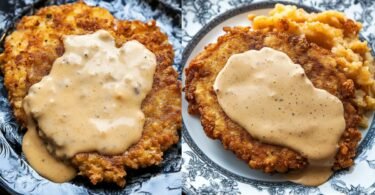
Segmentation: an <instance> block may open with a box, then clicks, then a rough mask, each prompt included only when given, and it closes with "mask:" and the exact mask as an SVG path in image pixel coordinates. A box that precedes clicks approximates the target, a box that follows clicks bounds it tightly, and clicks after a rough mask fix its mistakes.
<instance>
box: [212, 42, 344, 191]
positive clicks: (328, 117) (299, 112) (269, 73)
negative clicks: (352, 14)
mask: <svg viewBox="0 0 375 195" xmlns="http://www.w3.org/2000/svg"><path fill="white" fill-rule="evenodd" d="M214 90H215V92H216V94H217V97H218V101H219V104H220V105H221V107H222V109H223V110H224V112H225V113H226V114H227V115H228V116H229V117H230V118H231V119H232V120H233V121H235V122H237V123H238V124H239V125H241V126H242V127H244V128H245V129H246V130H247V131H248V132H249V133H250V134H251V135H252V136H253V137H255V138H257V139H259V140H260V141H262V142H265V143H270V144H276V145H281V146H286V147H289V148H291V149H294V150H296V151H298V152H299V153H301V154H302V155H303V156H305V157H307V158H308V160H309V166H308V168H307V169H306V170H304V171H302V172H299V173H292V174H290V177H288V179H289V180H291V181H294V182H297V183H302V184H305V185H319V184H321V183H324V182H325V181H326V180H327V179H328V178H329V176H330V175H331V173H332V171H331V169H330V168H331V167H332V165H333V162H334V156H335V154H336V152H337V149H338V141H339V139H340V137H341V135H342V133H343V132H344V130H345V119H344V109H343V104H342V102H341V101H340V100H339V99H338V98H337V97H335V96H334V95H331V94H330V93H328V92H327V91H325V90H322V89H318V88H315V87H314V86H313V84H312V83H311V81H310V80H309V79H308V78H307V76H306V75H305V72H304V70H303V68H302V67H301V66H300V65H299V64H294V63H293V62H292V60H291V59H290V58H289V57H288V56H287V55H286V54H285V53H283V52H280V51H277V50H274V49H271V48H263V49H261V50H260V51H256V50H250V51H247V52H244V53H241V54H235V55H232V56H231V57H230V58H229V60H228V61H227V64H226V65H225V66H224V68H223V69H222V70H221V71H220V73H219V74H218V76H217V78H216V80H215V83H214Z"/></svg>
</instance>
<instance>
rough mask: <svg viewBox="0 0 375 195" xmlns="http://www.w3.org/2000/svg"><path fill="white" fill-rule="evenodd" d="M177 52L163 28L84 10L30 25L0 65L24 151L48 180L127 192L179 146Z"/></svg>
mask: <svg viewBox="0 0 375 195" xmlns="http://www.w3.org/2000/svg"><path fill="white" fill-rule="evenodd" d="M173 55H174V54H173V48H172V46H171V44H170V43H169V42H168V37H167V36H166V35H165V34H164V33H162V32H161V31H160V29H159V28H158V27H157V26H156V23H155V21H150V22H148V23H143V22H140V21H126V20H117V19H115V18H114V17H113V16H112V15H111V14H110V13H109V12H108V11H107V10H105V9H103V8H99V7H91V6H88V5H86V4H85V3H83V2H77V3H73V4H66V5H60V6H50V7H46V8H42V9H40V10H39V11H38V12H37V13H36V14H35V15H33V16H25V17H23V18H22V20H21V21H20V22H19V23H18V25H17V27H16V29H15V31H14V32H13V33H11V34H10V35H9V36H8V37H7V38H6V41H5V50H4V52H3V53H2V54H1V56H0V62H1V68H2V71H3V74H4V84H5V87H6V89H7V90H8V95H9V100H10V103H11V105H12V108H13V112H14V115H15V117H16V119H17V120H18V121H19V122H20V124H21V125H22V126H23V127H25V128H26V130H27V131H26V134H25V136H24V138H23V143H22V149H23V152H24V154H25V157H26V160H27V161H28V162H29V164H30V165H31V166H32V167H33V168H34V169H35V170H36V171H37V172H38V173H39V174H40V175H42V176H44V177H46V178H47V179H50V180H51V181H54V182H66V181H69V180H71V179H73V178H74V177H75V176H76V175H81V176H84V177H87V178H89V179H90V181H91V183H93V184H97V183H99V182H114V183H116V184H117V185H119V186H122V187H123V186H125V176H126V170H128V169H139V168H143V167H148V166H152V165H158V164H160V163H161V161H162V159H163V152H164V151H165V150H167V149H168V148H170V147H171V146H172V145H173V144H175V143H177V142H178V140H179V136H178V130H179V129H180V127H181V114H180V110H181V105H180V104H181V97H180V83H179V81H178V79H177V77H178V74H177V72H176V71H175V70H174V68H173V67H172V64H173V57H174V56H173Z"/></svg>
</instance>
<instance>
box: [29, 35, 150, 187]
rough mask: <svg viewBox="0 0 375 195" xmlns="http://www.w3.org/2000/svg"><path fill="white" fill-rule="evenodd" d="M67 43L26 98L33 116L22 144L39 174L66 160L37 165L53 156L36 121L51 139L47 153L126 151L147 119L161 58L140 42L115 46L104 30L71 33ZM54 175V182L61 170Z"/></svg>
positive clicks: (64, 156)
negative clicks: (145, 106)
mask: <svg viewBox="0 0 375 195" xmlns="http://www.w3.org/2000/svg"><path fill="white" fill-rule="evenodd" d="M64 47H65V53H64V55H63V56H61V57H60V58H58V59H56V61H55V62H54V64H53V66H52V69H51V72H50V74H49V75H48V76H45V77H43V79H42V80H41V81H40V82H39V83H36V84H34V85H33V86H32V87H31V88H30V90H29V93H28V95H27V96H26V97H25V99H24V101H23V107H24V110H25V111H26V114H27V115H28V116H29V118H32V120H29V121H30V122H29V123H28V125H27V126H28V129H29V130H28V133H27V134H26V136H25V138H24V141H23V148H24V152H25V155H26V158H27V160H28V161H29V162H30V164H31V165H32V166H33V168H35V169H36V170H37V171H38V172H39V173H42V172H45V171H48V170H50V168H49V167H51V166H55V165H56V164H61V163H60V162H57V161H50V162H44V165H45V166H44V167H42V166H41V164H43V163H41V162H36V163H32V161H35V160H34V159H38V158H39V157H40V156H44V157H45V158H50V157H51V156H50V154H49V153H48V152H46V149H45V147H42V143H41V142H40V139H37V138H39V137H38V136H37V134H36V130H33V131H34V133H33V131H30V129H32V127H33V126H36V124H37V126H38V130H39V134H40V135H41V136H42V137H43V138H45V139H46V140H48V142H47V143H48V146H47V148H48V151H49V152H51V153H53V154H54V156H57V157H58V158H60V159H69V158H71V157H73V156H74V155H75V154H77V153H80V152H93V151H96V152H99V153H101V154H105V155H113V154H120V153H123V152H125V151H126V149H128V148H129V147H130V146H131V145H133V144H135V143H136V142H138V141H139V139H140V138H141V135H142V131H143V125H144V122H145V116H144V114H143V112H142V110H141V104H142V101H143V99H144V98H145V97H146V95H147V93H148V92H149V91H150V90H151V88H152V83H153V75H154V72H155V67H156V57H155V55H154V54H153V53H152V52H151V51H149V50H148V49H147V48H146V47H145V46H144V45H142V44H141V43H139V42H138V41H129V42H126V43H125V44H124V45H123V46H122V47H121V48H116V46H115V41H114V38H113V37H112V36H111V35H110V34H109V33H108V32H107V31H104V30H99V31H97V32H95V33H93V34H90V35H71V36H66V37H65V38H64ZM34 121H35V123H36V124H34ZM28 134H32V135H33V136H30V135H29V136H27V135H28ZM34 134H35V135H34ZM38 140H39V141H38ZM26 144H27V145H26ZM33 145H34V146H35V145H39V147H33ZM29 146H32V147H29ZM39 164H40V166H39ZM49 174H50V175H49V177H47V178H49V179H51V180H53V178H52V177H53V175H54V174H56V173H55V172H54V171H51V173H49ZM66 179H68V177H66ZM66 179H65V181H67V180H66ZM61 180H64V179H61ZM61 180H60V181H61ZM54 181H56V180H54Z"/></svg>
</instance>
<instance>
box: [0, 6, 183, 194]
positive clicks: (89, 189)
mask: <svg viewBox="0 0 375 195" xmlns="http://www.w3.org/2000/svg"><path fill="white" fill-rule="evenodd" d="M21 1H22V0H21ZM77 1H78V0H62V1H51V2H47V1H46V0H35V1H34V2H32V3H31V4H28V5H25V6H24V7H22V8H23V10H22V11H21V12H20V13H17V14H14V15H12V17H11V19H10V20H9V21H6V22H9V23H10V24H9V25H7V26H6V27H5V28H3V29H2V30H3V32H2V33H1V34H0V35H1V36H0V44H1V46H0V47H3V48H4V43H5V38H6V37H7V36H8V35H9V34H10V33H12V32H13V31H14V30H15V27H16V25H17V24H18V23H19V22H20V20H21V19H22V18H23V17H24V16H32V15H34V14H35V12H36V11H38V10H40V9H42V8H45V7H50V6H56V5H58V6H59V5H66V4H72V3H76V2H77ZM81 1H83V2H85V3H86V4H87V5H89V6H92V7H100V8H103V9H105V10H107V11H109V12H110V13H111V15H113V17H115V19H119V20H120V19H121V20H129V21H135V20H137V21H138V20H140V19H127V18H125V19H124V18H119V17H116V16H114V14H113V13H112V10H109V9H108V8H106V7H103V6H102V5H100V4H99V3H100V2H101V1H96V0H87V1H86V0H81ZM135 1H136V0H135ZM135 1H134V2H135ZM137 1H138V2H144V3H145V4H147V5H148V6H150V8H151V7H152V6H154V7H155V9H159V10H164V9H165V11H163V14H165V15H167V14H168V12H170V13H174V14H175V16H177V15H179V17H181V15H182V13H181V11H180V10H179V9H175V8H173V6H170V5H169V4H168V3H167V2H165V1H162V0H156V2H157V3H158V4H159V5H157V6H155V5H152V4H151V3H150V2H147V1H142V0H137ZM56 2H57V3H56ZM90 2H95V4H94V5H92V4H90ZM111 2H113V1H110V3H111ZM51 3H52V4H51ZM126 3H127V2H126ZM160 6H161V7H160ZM170 19H172V17H171V16H170ZM150 20H155V21H156V19H155V18H152V19H148V20H146V21H142V22H144V23H146V22H148V21H150ZM140 21H141V20H140ZM171 25H173V24H171ZM157 26H158V27H159V28H160V30H161V32H163V34H166V35H167V36H168V34H167V32H166V31H163V29H162V28H161V26H160V25H157ZM176 26H177V25H176ZM180 26H181V25H180ZM171 31H174V30H171ZM168 42H169V43H170V44H171V45H172V47H173V50H174V51H173V52H174V54H176V53H177V52H176V50H175V49H177V48H180V47H181V48H182V46H181V45H180V46H179V47H177V46H175V45H174V44H173V43H174V42H172V41H171V37H170V36H168ZM3 51H4V50H3ZM3 51H0V54H1V53H3ZM181 56H182V55H181ZM177 62H178V60H177V59H176V56H174V57H173V63H172V64H171V66H172V67H173V68H174V69H175V71H176V72H177V73H178V74H181V71H180V70H182V69H181V68H175V67H180V66H181V63H177ZM178 81H179V82H181V79H180V78H178ZM0 84H1V85H2V88H3V89H4V90H5V91H6V93H8V90H6V88H5V85H4V75H3V74H1V75H0ZM0 88H1V87H0ZM4 99H6V100H7V101H9V98H8V97H7V96H5V97H4ZM8 104H9V103H8ZM8 106H10V104H9V105H8ZM10 112H11V114H10V115H11V116H12V118H13V119H14V114H13V110H12V109H11V110H10ZM2 124H3V123H2V122H0V125H2ZM16 124H17V125H19V123H18V122H16ZM181 130H182V128H180V129H178V130H177V132H178V138H179V142H178V143H176V144H173V145H171V146H170V147H169V148H168V149H167V150H165V151H164V152H163V156H162V157H163V159H162V161H161V162H160V164H159V165H152V166H148V167H145V168H142V169H143V170H144V169H154V168H156V167H162V166H161V165H162V164H163V163H165V162H168V160H167V159H166V158H165V157H166V153H167V152H170V151H172V150H175V149H177V150H178V157H179V159H180V160H179V164H180V165H179V170H178V171H171V172H168V171H165V170H164V169H160V172H158V173H155V174H154V175H153V174H152V172H149V173H148V174H150V175H151V176H148V178H147V179H146V180H144V181H142V183H143V182H145V181H147V182H149V181H150V180H151V179H153V178H156V177H157V176H159V175H169V176H168V177H175V178H177V179H180V178H181V176H180V173H181V171H180V170H181V168H182V153H181V151H182V150H181V139H182V134H181ZM23 133H24V132H23ZM21 137H22V139H23V135H22V136H21ZM2 139H4V143H3V144H4V145H8V146H6V147H9V148H6V149H11V150H13V151H14V149H13V147H12V146H10V143H9V140H8V139H7V137H6V136H5V134H4V132H3V130H0V142H2V141H3V140H2ZM0 146H1V143H0ZM1 149H2V148H1V147H0V150H1ZM0 158H2V157H0ZM7 158H9V157H7ZM7 158H3V159H7ZM18 160H20V161H25V162H27V161H26V160H25V157H24V154H23V152H22V153H21V154H20V155H18ZM168 164H170V163H168ZM27 165H28V166H30V165H29V164H28V163H27ZM0 166H1V165H0ZM18 168H19V167H18ZM142 169H132V171H139V170H141V171H142ZM34 171H35V170H34ZM36 174H37V175H39V176H40V177H41V178H43V179H44V180H47V181H50V180H48V179H46V178H45V177H43V176H41V175H40V174H39V173H36ZM145 175H146V174H145ZM75 179H76V178H75ZM128 179H129V177H125V180H126V181H128ZM88 181H89V180H87V181H85V182H80V184H81V185H77V184H76V183H72V182H71V181H69V182H65V183H69V184H71V185H74V186H75V187H77V186H78V187H82V186H83V188H82V189H83V190H82V191H79V192H78V193H85V194H86V193H87V194H106V193H107V191H95V188H96V187H97V186H98V185H93V184H91V183H88ZM51 182H52V181H51ZM86 182H87V183H88V184H86ZM164 182H165V181H164ZM52 183H56V182H52ZM137 183H138V182H137ZM59 184H64V183H59ZM101 184H104V185H107V183H105V182H101ZM88 185H89V186H88ZM99 185H100V184H99ZM108 185H112V184H108ZM128 186H130V185H125V186H124V187H118V189H117V190H118V191H115V192H114V193H120V194H123V193H126V188H127V187H128ZM116 187H117V186H116ZM132 188H133V187H132ZM17 189H18V188H16V187H14V186H11V185H9V184H8V183H7V182H5V181H4V179H3V178H2V176H1V173H0V194H1V193H2V192H5V194H11V195H13V194H22V193H20V192H19V191H18V190H17ZM103 189H104V190H112V189H111V188H110V187H108V188H103ZM166 189H167V190H170V191H172V192H173V191H174V190H178V192H177V193H179V192H181V190H182V182H181V184H180V185H179V186H178V187H177V188H176V189H172V188H171V189H168V188H166ZM57 192H58V194H60V193H61V194H64V193H66V190H65V189H59V190H58V191H57ZM69 192H72V191H68V194H69ZM162 192H166V191H162ZM28 193H30V192H28ZM34 193H35V192H34V191H32V192H31V194H34ZM42 193H48V192H45V191H42ZM49 193H51V192H49ZM53 193H56V191H54V192H53ZM76 193H77V192H76ZM153 193H154V192H153Z"/></svg>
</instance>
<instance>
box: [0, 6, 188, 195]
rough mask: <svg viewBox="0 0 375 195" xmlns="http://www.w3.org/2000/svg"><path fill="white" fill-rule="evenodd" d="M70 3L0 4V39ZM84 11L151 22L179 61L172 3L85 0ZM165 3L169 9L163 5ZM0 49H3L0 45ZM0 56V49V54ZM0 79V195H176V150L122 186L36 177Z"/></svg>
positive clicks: (178, 159)
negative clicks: (29, 18)
mask: <svg viewBox="0 0 375 195" xmlns="http://www.w3.org/2000/svg"><path fill="white" fill-rule="evenodd" d="M72 1H73V0H48V1H47V0H7V1H5V0H1V1H0V37H1V40H3V38H4V35H5V34H4V33H5V32H7V31H11V30H12V29H11V28H12V26H13V25H14V24H15V23H16V20H17V19H19V18H20V17H22V16H23V15H25V14H28V13H32V12H33V11H34V10H35V9H37V8H40V7H43V6H46V5H51V4H64V3H68V2H72ZM85 2H86V3H87V4H89V5H96V6H100V7H104V8H106V9H108V10H109V11H110V12H111V13H112V14H113V15H114V16H115V17H116V18H119V19H129V20H133V19H137V20H141V21H149V20H151V19H155V20H156V21H157V25H158V26H160V27H161V29H162V31H164V32H165V33H167V34H168V36H169V41H170V42H171V43H172V44H173V46H174V49H175V56H176V58H175V66H176V68H178V69H180V68H179V67H178V64H180V63H179V62H180V56H181V51H182V48H181V42H180V37H181V28H180V26H181V23H180V19H181V15H180V11H179V10H178V9H179V7H180V6H179V4H178V3H177V2H178V1H177V0H168V1H163V2H159V1H157V0H126V1H125V0H105V1H101V0H85ZM169 3H171V4H169ZM1 45H3V44H2V43H1ZM0 52H1V49H0ZM6 94H7V93H6V90H5V89H4V85H3V77H2V76H0V194H3V193H6V192H3V191H2V190H1V188H3V189H5V190H6V191H7V192H9V193H12V194H46V195H50V194H53V195H57V194H130V193H137V194H181V174H180V169H181V145H180V144H178V145H176V146H173V147H172V148H171V149H169V150H168V151H167V152H166V153H165V155H164V160H163V162H162V163H161V165H160V166H154V167H150V168H146V169H141V170H137V171H131V172H129V173H128V175H127V185H126V187H125V188H119V187H117V186H115V185H106V184H100V185H98V186H93V185H91V184H89V182H88V181H87V179H83V178H76V179H74V180H73V181H72V182H69V183H63V184H57V183H53V182H51V181H49V180H47V179H44V178H43V177H41V176H39V175H38V174H37V173H36V172H35V171H34V170H33V169H32V168H31V167H30V166H29V165H28V164H27V162H26V160H25V158H24V156H23V154H22V151H21V140H22V133H21V132H20V131H19V126H18V124H17V123H16V121H15V119H14V117H13V115H12V111H11V108H10V106H9V102H8V100H7V98H6V97H7V95H6Z"/></svg>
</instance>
